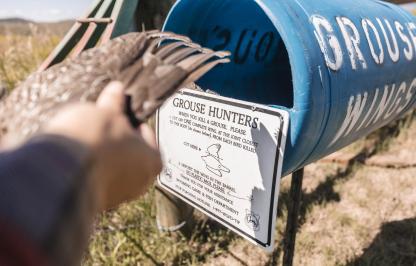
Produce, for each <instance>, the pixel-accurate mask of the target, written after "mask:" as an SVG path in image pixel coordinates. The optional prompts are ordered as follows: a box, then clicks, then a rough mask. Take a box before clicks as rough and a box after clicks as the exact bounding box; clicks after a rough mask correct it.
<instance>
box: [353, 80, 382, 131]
mask: <svg viewBox="0 0 416 266" xmlns="http://www.w3.org/2000/svg"><path fill="white" fill-rule="evenodd" d="M379 92H380V89H379V88H377V89H376V92H375V95H374V98H373V102H372V103H371V106H370V109H368V110H366V112H365V113H366V115H365V117H364V119H363V121H362V122H361V124H360V125H359V126H358V128H357V129H356V131H359V130H360V129H361V128H362V127H363V126H364V124H365V122H366V121H367V120H368V118H369V117H370V114H371V113H372V112H373V109H374V107H375V106H376V102H377V101H378V94H379Z"/></svg>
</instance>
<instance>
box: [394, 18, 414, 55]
mask: <svg viewBox="0 0 416 266" xmlns="http://www.w3.org/2000/svg"><path fill="white" fill-rule="evenodd" d="M394 25H395V26H396V30H397V33H398V34H399V36H400V39H402V41H403V42H404V43H405V44H406V45H407V48H404V50H403V51H404V56H405V57H406V59H407V60H409V61H411V60H412V59H413V46H412V43H411V42H410V39H409V37H408V36H407V35H406V34H404V32H403V30H404V27H403V25H402V24H401V23H400V22H398V21H395V22H394Z"/></svg>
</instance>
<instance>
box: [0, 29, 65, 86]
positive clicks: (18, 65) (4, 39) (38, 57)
mask: <svg viewBox="0 0 416 266" xmlns="http://www.w3.org/2000/svg"><path fill="white" fill-rule="evenodd" d="M29 28H30V34H7V35H0V81H1V82H2V83H3V85H4V86H6V88H7V89H8V90H11V89H13V88H14V87H15V86H16V84H17V83H18V82H19V81H21V80H23V79H24V78H26V77H27V76H28V75H29V74H30V73H31V72H33V71H34V70H36V68H37V66H38V65H39V64H40V63H41V62H42V61H43V60H44V59H45V58H46V57H47V56H48V54H49V53H50V52H51V51H52V49H53V48H54V47H55V46H56V45H57V43H58V42H59V39H60V38H59V36H58V35H55V36H51V35H49V34H47V33H45V32H43V31H39V29H38V28H37V27H36V26H35V25H31V26H30V27H29Z"/></svg>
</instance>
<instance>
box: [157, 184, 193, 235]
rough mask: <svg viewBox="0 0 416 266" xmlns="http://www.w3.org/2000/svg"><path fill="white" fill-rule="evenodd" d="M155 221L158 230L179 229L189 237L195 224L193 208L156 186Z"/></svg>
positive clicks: (172, 230) (173, 230)
mask: <svg viewBox="0 0 416 266" xmlns="http://www.w3.org/2000/svg"><path fill="white" fill-rule="evenodd" d="M156 208H157V211H156V222H157V226H158V228H159V230H161V231H165V232H176V231H180V232H181V233H182V234H183V235H184V236H186V237H190V236H191V235H192V230H193V227H194V225H195V220H194V219H193V210H194V208H193V207H191V206H190V205H188V204H187V203H185V202H184V201H182V200H181V199H179V198H177V197H175V196H173V195H172V194H170V193H169V192H167V191H166V190H163V189H162V188H160V187H158V186H156Z"/></svg>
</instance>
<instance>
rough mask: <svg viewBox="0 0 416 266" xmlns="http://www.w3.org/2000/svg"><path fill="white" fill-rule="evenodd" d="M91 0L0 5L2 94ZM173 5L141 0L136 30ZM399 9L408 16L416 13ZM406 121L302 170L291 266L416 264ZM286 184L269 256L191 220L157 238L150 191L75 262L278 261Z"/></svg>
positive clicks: (414, 140) (115, 215) (412, 164)
mask: <svg viewBox="0 0 416 266" xmlns="http://www.w3.org/2000/svg"><path fill="white" fill-rule="evenodd" d="M91 2H92V1H88V0H72V1H56V0H36V1H33V0H18V1H10V0H0V7H1V8H0V86H1V87H2V88H4V89H5V90H7V91H11V90H12V89H13V88H14V87H15V86H16V84H18V83H19V82H20V81H22V80H23V79H25V78H26V77H27V76H28V75H29V74H30V73H31V72H33V71H34V70H36V68H37V67H38V65H39V64H40V63H41V62H42V61H43V60H44V59H45V58H46V57H47V55H48V54H49V53H50V52H51V50H52V49H53V48H54V47H55V46H56V45H57V44H58V42H59V41H60V39H61V38H62V37H63V36H64V34H65V33H66V32H67V31H68V29H69V28H70V27H71V26H72V25H73V23H74V19H75V18H77V17H81V16H82V15H83V14H84V13H85V11H86V9H87V8H88V6H89V5H90V4H91ZM173 2H174V0H161V1H155V0H141V1H140V8H139V10H140V11H139V16H138V17H139V20H140V21H138V25H145V28H146V29H153V28H159V27H160V26H161V25H162V23H163V20H164V18H165V16H166V14H167V11H168V10H169V9H170V6H171V5H172V3H173ZM399 2H400V3H402V2H408V1H396V3H399ZM406 8H408V9H409V10H410V11H411V12H415V10H416V5H415V4H410V5H407V6H406ZM414 14H416V12H415V13H414ZM0 98H1V95H0ZM414 120H415V113H414V112H413V113H411V114H408V115H407V116H406V117H404V118H403V119H402V120H400V121H397V122H394V123H392V124H391V125H388V126H387V127H385V128H383V129H381V130H379V131H377V132H375V133H374V134H372V135H371V136H369V137H367V138H364V139H361V140H360V141H358V142H356V143H354V144H353V145H351V146H349V147H347V148H346V149H344V150H342V151H340V152H338V153H337V154H335V155H332V156H330V157H328V158H325V159H323V160H321V161H319V162H317V163H315V164H313V165H311V166H308V167H307V168H306V177H305V181H304V183H305V184H304V189H303V203H302V204H303V205H302V209H301V221H300V223H301V224H300V231H299V235H298V238H297V249H296V256H295V265H412V266H414V265H416V193H415V192H414V191H415V189H416V156H415V149H416V123H415V122H414ZM289 185H290V177H287V178H285V179H283V181H282V187H281V195H280V198H279V211H278V222H277V228H276V234H277V238H276V249H275V251H274V252H273V254H271V255H269V254H266V253H264V252H263V251H261V250H260V249H258V248H255V247H253V246H251V244H248V243H247V242H246V241H244V240H243V239H241V238H240V237H238V236H236V235H235V234H234V233H232V232H230V231H228V230H227V229H225V228H223V227H222V226H221V225H219V224H217V223H215V222H213V221H211V220H209V219H207V218H206V217H205V216H204V215H202V214H200V213H198V212H196V213H195V219H196V225H195V229H194V231H193V232H192V234H191V235H190V236H183V235H181V234H166V233H160V232H159V231H158V230H157V229H156V223H155V207H154V191H153V190H152V191H150V192H149V193H148V194H147V195H146V196H145V198H143V199H141V200H139V201H136V202H133V203H130V204H125V205H123V206H121V207H120V208H119V209H117V210H114V211H113V212H109V213H105V214H103V215H102V216H101V217H99V218H98V219H97V222H96V225H95V230H94V235H93V237H92V238H91V243H90V247H89V249H88V250H87V251H86V252H85V258H84V262H83V264H84V265H202V264H204V265H227V266H229V265H270V264H272V263H276V262H279V261H280V260H281V256H282V250H281V248H282V236H283V230H284V228H285V224H284V223H285V221H286V215H287V202H288V200H289V199H288V191H289Z"/></svg>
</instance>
